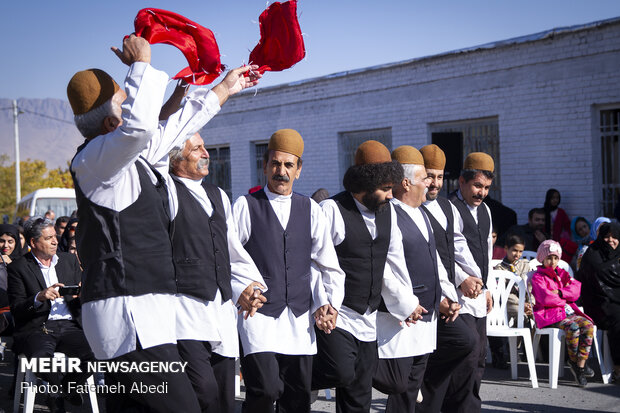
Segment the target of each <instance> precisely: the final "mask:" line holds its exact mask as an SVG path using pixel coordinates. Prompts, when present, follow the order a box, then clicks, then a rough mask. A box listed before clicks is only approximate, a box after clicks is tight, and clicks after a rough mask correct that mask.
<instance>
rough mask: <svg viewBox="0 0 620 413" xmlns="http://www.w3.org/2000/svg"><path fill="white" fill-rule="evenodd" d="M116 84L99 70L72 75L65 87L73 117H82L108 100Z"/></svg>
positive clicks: (89, 70)
mask: <svg viewBox="0 0 620 413" xmlns="http://www.w3.org/2000/svg"><path fill="white" fill-rule="evenodd" d="M118 89H119V86H118V84H117V83H116V82H115V81H114V79H112V77H111V76H110V75H109V74H107V73H106V72H104V71H103V70H100V69H88V70H82V71H81V72H77V73H76V74H74V75H73V77H72V78H71V80H70V81H69V84H68V85H67V97H68V98H69V103H70V104H71V109H73V114H74V115H82V114H84V113H87V112H90V111H91V110H93V109H96V108H98V107H99V106H101V105H103V104H104V103H105V102H107V101H108V100H110V99H111V98H112V96H114V94H115V93H116V92H117V91H118Z"/></svg>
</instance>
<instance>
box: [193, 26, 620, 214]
mask: <svg viewBox="0 0 620 413" xmlns="http://www.w3.org/2000/svg"><path fill="white" fill-rule="evenodd" d="M619 51H620V20H615V21H612V22H608V23H606V24H602V25H600V26H596V27H588V28H581V29H573V30H569V31H566V32H563V33H555V34H554V35H553V36H549V37H547V38H542V39H538V40H533V41H531V40H517V41H516V42H513V43H512V44H500V45H497V46H495V47H491V48H483V49H478V50H473V51H465V52H456V53H449V54H444V55H439V56H433V57H429V58H424V59H418V60H414V61H410V62H402V63H396V64H393V65H386V66H385V67H379V68H369V69H363V70H359V71H356V72H354V73H351V72H350V73H347V74H336V75H332V76H326V77H323V78H317V79H311V80H308V81H304V82H298V83H297V84H290V85H284V86H275V87H270V88H265V89H259V90H258V93H257V94H256V96H254V91H253V90H252V91H251V92H250V93H243V94H240V95H238V96H234V97H233V98H231V99H230V101H229V102H228V103H226V105H225V106H224V108H223V109H222V111H221V112H220V114H218V115H217V116H216V117H215V118H214V119H213V120H212V121H211V122H210V123H209V124H208V125H207V126H206V127H205V129H204V130H203V133H202V134H203V137H204V138H205V141H206V144H207V145H216V144H229V145H230V147H231V164H232V187H233V197H234V198H236V197H237V196H239V195H242V194H244V193H246V192H247V190H248V188H249V187H250V186H252V185H253V184H252V182H251V176H252V175H251V170H250V165H252V160H253V156H254V154H253V153H252V152H251V145H250V142H251V141H255V140H265V139H268V138H269V136H270V135H271V134H272V133H273V132H274V131H275V130H277V129H280V128H294V129H297V130H298V131H299V132H300V133H301V135H302V136H303V137H304V141H305V145H306V149H305V152H304V155H303V159H304V166H303V171H302V177H301V179H300V180H299V182H297V183H296V186H295V190H296V191H297V192H301V193H305V194H308V195H309V194H311V193H312V192H314V191H315V190H316V189H317V188H319V187H326V188H327V189H328V190H329V192H330V193H331V194H334V193H336V192H337V191H338V190H339V188H340V182H341V180H342V176H341V174H340V171H339V156H338V143H337V138H338V132H345V131H354V130H364V129H376V128H385V127H391V128H392V144H393V148H395V147H397V146H399V145H403V144H411V145H413V146H416V147H420V146H422V145H425V144H427V143H430V132H429V126H428V125H429V123H436V122H447V121H456V120H464V119H473V118H481V117H488V116H498V119H499V134H500V159H499V162H500V164H501V174H502V176H501V182H502V202H503V203H504V204H506V205H508V206H510V207H511V208H513V209H515V210H516V211H517V213H518V215H519V221H520V222H524V221H525V220H526V219H527V211H528V210H529V209H530V208H532V207H534V206H542V204H543V202H544V195H545V192H546V190H547V189H548V188H550V187H555V188H557V189H558V190H559V191H560V192H561V193H562V207H563V208H564V209H566V211H567V212H568V214H569V215H570V216H575V215H585V216H586V217H588V218H592V217H593V216H594V215H595V213H596V212H597V209H598V197H599V196H600V195H599V193H600V191H599V190H598V188H597V186H596V184H597V179H599V175H600V172H599V169H598V166H599V163H600V162H599V161H598V159H600V154H598V153H597V152H596V147H597V146H596V143H597V140H596V139H597V138H596V139H593V121H594V122H596V121H598V119H597V112H596V111H595V110H593V108H594V107H595V105H606V104H612V105H616V104H617V105H618V106H620V53H619ZM290 70H295V69H294V68H292V69H290ZM265 76H277V73H273V74H272V73H267V74H266V75H265Z"/></svg>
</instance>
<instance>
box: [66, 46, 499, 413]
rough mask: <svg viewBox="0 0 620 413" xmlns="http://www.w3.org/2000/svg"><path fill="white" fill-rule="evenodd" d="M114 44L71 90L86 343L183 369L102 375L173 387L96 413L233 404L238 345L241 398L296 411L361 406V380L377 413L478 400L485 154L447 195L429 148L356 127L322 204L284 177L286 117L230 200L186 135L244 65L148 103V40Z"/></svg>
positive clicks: (289, 166) (292, 162) (239, 82)
mask: <svg viewBox="0 0 620 413" xmlns="http://www.w3.org/2000/svg"><path fill="white" fill-rule="evenodd" d="M113 51H114V52H115V53H116V55H117V56H118V57H119V59H120V60H121V61H122V62H123V63H125V64H127V65H128V66H129V72H128V74H127V77H126V79H125V82H124V88H121V87H119V86H118V84H116V82H114V80H113V79H112V78H111V77H110V76H109V75H108V74H107V73H105V72H103V71H101V70H98V69H89V70H84V71H81V72H78V73H76V74H75V75H74V76H73V78H72V79H71V81H70V82H69V85H68V87H67V94H68V98H69V102H70V104H71V107H72V109H73V112H74V115H75V123H76V126H77V127H78V129H79V130H80V132H81V133H82V134H83V135H84V137H85V138H86V141H85V143H84V144H83V145H82V146H80V147H79V148H78V151H77V154H76V155H75V157H74V158H73V160H72V162H71V173H72V175H73V179H74V183H75V189H76V195H77V201H78V216H79V220H80V224H79V226H78V229H77V246H78V252H79V256H80V259H81V262H82V265H83V268H84V272H83V284H82V293H81V297H80V299H81V302H82V321H83V328H84V333H85V335H86V337H87V339H88V342H89V344H90V346H91V348H92V350H93V352H94V355H95V357H96V358H97V359H100V360H118V361H133V362H141V361H152V360H156V361H186V362H188V367H187V371H186V374H178V373H164V372H158V373H140V372H131V373H108V374H107V375H106V382H111V383H120V384H125V385H126V386H127V388H129V387H131V384H132V383H134V382H142V383H144V384H146V385H151V384H161V383H162V382H166V383H167V384H168V387H167V389H168V392H167V394H115V395H108V397H107V398H106V403H107V406H108V411H114V412H116V411H158V412H159V411H161V412H170V411H182V412H198V411H203V412H227V413H228V412H230V413H232V412H233V411H234V376H233V375H234V359H235V357H238V356H241V367H242V372H243V378H244V383H245V386H246V399H245V401H244V403H243V411H244V412H253V413H255V412H272V411H274V409H276V410H277V411H278V412H289V413H290V412H295V413H303V412H310V404H311V390H313V389H322V388H332V387H335V388H336V411H338V412H368V411H369V410H370V404H371V396H372V388H373V386H374V387H375V388H377V389H379V390H380V391H382V392H385V393H387V394H389V397H388V402H387V408H386V411H388V412H409V411H411V412H413V411H414V410H415V409H418V410H419V411H420V410H421V411H428V412H437V411H440V410H442V411H445V412H453V411H454V412H457V411H463V412H465V411H467V412H473V411H479V410H480V407H481V401H480V397H479V389H480V381H481V378H482V373H483V370H484V360H485V349H486V331H485V326H486V314H487V311H488V310H489V307H490V305H491V301H490V296H489V294H488V292H487V291H486V289H485V282H486V277H487V274H488V271H489V263H490V259H491V256H492V254H491V249H492V242H491V216H490V211H489V209H488V208H487V207H486V206H485V205H484V204H482V199H484V197H485V196H486V194H487V193H488V190H489V187H490V185H491V183H492V180H493V170H494V165H493V160H492V159H491V158H490V157H489V156H488V155H486V154H483V153H472V154H469V155H468V156H467V158H466V160H465V162H464V165H463V171H462V173H461V176H460V177H459V190H457V191H456V192H455V193H452V194H450V200H448V199H445V198H442V197H439V191H440V190H441V188H442V184H443V174H444V171H443V170H444V167H445V155H444V153H443V152H442V151H441V149H440V148H438V147H437V146H435V145H427V146H425V147H423V148H421V149H420V150H417V149H415V148H413V147H411V146H402V147H399V148H397V149H396V150H395V151H394V152H393V153H391V154H390V152H389V150H388V149H387V148H386V147H385V146H383V145H382V144H381V143H379V142H376V141H366V142H364V143H363V144H361V145H360V146H359V147H358V148H357V151H356V153H355V164H354V165H353V166H351V167H350V168H349V169H348V170H347V171H346V173H345V175H344V178H343V185H344V188H345V190H344V191H343V192H341V193H339V194H337V195H335V196H334V197H332V198H330V199H327V200H325V201H323V202H322V203H321V205H319V204H317V203H316V202H314V201H313V200H312V199H310V198H309V197H307V196H303V195H300V194H297V193H295V192H293V185H294V182H295V180H296V179H298V178H299V177H300V174H301V171H302V155H303V151H304V142H303V139H302V137H301V136H300V134H299V133H298V132H297V131H295V130H292V129H281V130H278V131H276V132H275V133H274V134H273V135H272V136H271V139H270V140H269V145H268V150H267V152H266V153H265V156H264V164H263V165H264V166H263V168H264V173H265V176H266V178H267V185H266V186H265V187H264V188H262V189H261V190H259V191H257V192H254V193H252V194H248V195H246V196H242V197H240V198H239V199H238V200H237V201H236V202H235V203H234V205H233V206H232V207H231V205H230V202H229V201H228V198H227V196H226V195H225V193H224V192H223V191H222V190H221V189H219V188H217V187H215V186H213V185H210V184H207V183H205V182H204V181H203V178H204V177H205V176H206V175H207V174H208V163H209V155H208V153H207V151H206V150H205V147H204V142H203V140H202V138H201V137H200V135H199V134H198V133H197V132H198V131H199V130H200V129H201V128H202V127H203V126H204V125H205V124H206V123H207V122H208V121H209V120H210V119H211V118H212V117H213V116H215V115H216V114H217V112H218V111H219V109H220V107H221V106H222V105H223V104H224V102H226V100H227V99H228V97H229V96H231V95H233V94H235V93H237V92H239V91H241V90H243V89H245V88H247V87H252V86H254V85H256V84H257V83H258V80H259V78H260V75H259V74H256V73H254V70H256V69H257V68H256V67H255V66H245V67H240V68H238V69H234V70H231V71H230V72H229V73H228V74H227V75H226V77H225V78H224V80H223V81H222V82H221V83H219V84H218V85H216V86H214V87H213V88H212V89H211V90H209V89H207V88H197V89H196V90H194V91H192V92H191V93H189V94H186V89H185V88H183V87H177V88H176V89H175V91H174V92H173V95H172V96H171V98H170V99H169V100H168V102H167V103H166V104H165V105H162V104H163V98H164V93H165V88H166V84H167V82H168V76H167V75H166V74H165V73H164V72H161V71H159V70H156V69H154V68H153V67H152V66H151V65H150V60H151V54H150V53H151V51H150V46H149V45H148V43H147V42H146V41H144V39H141V38H139V37H136V36H134V35H131V36H128V37H126V38H125V39H124V40H123V47H122V48H121V49H116V48H113ZM162 106H163V109H162ZM240 121H242V119H241V120H240ZM238 311H239V312H240V315H239V316H238V315H237V312H238ZM235 325H236V326H237V328H234V326H235ZM239 344H240V345H239ZM240 350H241V354H240ZM420 389H421V392H422V395H423V400H422V402H421V403H416V399H417V398H418V391H419V390H420Z"/></svg>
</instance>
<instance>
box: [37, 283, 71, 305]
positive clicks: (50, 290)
mask: <svg viewBox="0 0 620 413" xmlns="http://www.w3.org/2000/svg"><path fill="white" fill-rule="evenodd" d="M64 286H65V285H64V284H63V283H56V284H54V285H52V286H51V287H47V288H46V289H45V290H43V291H40V292H39V294H37V301H41V302H42V303H44V302H45V301H47V300H55V299H57V298H60V294H59V293H58V290H57V289H56V288H57V287H64Z"/></svg>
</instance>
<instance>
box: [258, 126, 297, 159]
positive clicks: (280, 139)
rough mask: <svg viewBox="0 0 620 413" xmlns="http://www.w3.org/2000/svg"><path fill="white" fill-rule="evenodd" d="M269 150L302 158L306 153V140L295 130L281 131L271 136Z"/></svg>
mask: <svg viewBox="0 0 620 413" xmlns="http://www.w3.org/2000/svg"><path fill="white" fill-rule="evenodd" d="M267 149H269V150H270V151H280V152H286V153H290V154H292V155H295V156H296V157H298V158H301V155H302V154H303V153H304V140H303V139H302V138H301V135H300V134H299V132H297V131H296V130H295V129H280V130H277V131H275V133H274V134H273V135H271V139H269V145H267Z"/></svg>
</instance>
